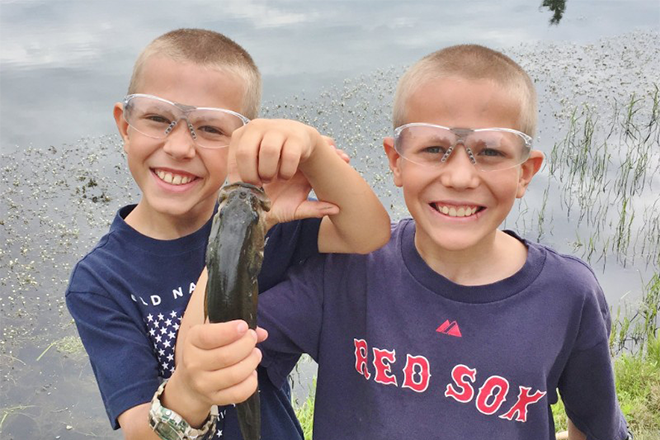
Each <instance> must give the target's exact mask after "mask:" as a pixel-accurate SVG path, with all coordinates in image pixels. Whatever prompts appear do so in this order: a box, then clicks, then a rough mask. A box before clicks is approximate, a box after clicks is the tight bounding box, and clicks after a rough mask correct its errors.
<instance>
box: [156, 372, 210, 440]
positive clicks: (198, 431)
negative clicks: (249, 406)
mask: <svg viewBox="0 0 660 440" xmlns="http://www.w3.org/2000/svg"><path fill="white" fill-rule="evenodd" d="M166 385H167V380H166V381H165V382H163V383H162V384H161V385H160V386H159V387H158V390H156V393H155V394H154V396H153V398H152V399H151V406H150V408H149V426H150V427H151V429H152V430H153V431H154V433H155V434H156V435H157V436H158V437H160V438H161V439H162V440H209V439H211V438H213V437H214V435H215V430H216V425H217V422H218V407H217V406H213V407H212V408H211V411H210V412H209V415H208V416H207V417H206V419H205V420H204V422H203V423H202V424H201V426H200V427H198V428H193V427H192V426H191V425H190V424H189V423H188V422H187V421H186V420H185V419H184V418H183V417H182V416H181V415H180V414H178V413H177V412H176V411H173V410H172V409H170V408H167V407H166V406H165V405H163V403H162V402H161V397H162V395H163V392H164V390H165V388H166Z"/></svg>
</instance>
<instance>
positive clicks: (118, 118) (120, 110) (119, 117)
mask: <svg viewBox="0 0 660 440" xmlns="http://www.w3.org/2000/svg"><path fill="white" fill-rule="evenodd" d="M112 115H113V116H114V117H115V123H116V124H117V129H118V130H119V134H120V135H121V138H122V139H123V140H124V149H125V148H126V142H128V122H126V119H124V105H123V104H122V103H121V102H118V103H116V104H115V106H114V108H113V109H112Z"/></svg>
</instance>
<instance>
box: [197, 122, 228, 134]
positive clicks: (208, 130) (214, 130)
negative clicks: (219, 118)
mask: <svg viewBox="0 0 660 440" xmlns="http://www.w3.org/2000/svg"><path fill="white" fill-rule="evenodd" d="M196 131H197V132H203V133H204V134H207V135H210V136H226V133H225V132H224V131H223V130H222V129H221V128H219V127H213V126H211V125H202V126H201V127H199V128H198V129H197V130H196Z"/></svg>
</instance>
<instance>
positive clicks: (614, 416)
mask: <svg viewBox="0 0 660 440" xmlns="http://www.w3.org/2000/svg"><path fill="white" fill-rule="evenodd" d="M589 289H590V291H589V292H588V293H587V294H586V297H585V301H584V303H583V307H582V313H581V322H580V327H579V331H578V335H577V338H576V341H575V344H574V346H573V349H572V351H571V354H570V356H569V359H568V361H567V364H566V366H565V368H564V370H563V372H562V375H561V377H560V379H559V391H560V393H561V396H562V400H563V401H564V406H565V408H566V414H567V415H568V417H569V418H570V419H571V421H572V422H573V423H574V424H575V426H576V427H577V428H578V429H580V431H582V432H583V433H584V434H585V435H586V436H587V440H605V439H616V440H621V439H625V438H626V436H627V428H626V421H625V419H624V417H623V415H622V413H621V410H620V408H619V404H618V400H617V396H616V389H615V386H614V371H613V367H612V360H611V357H610V352H609V332H610V323H611V321H610V314H609V310H608V307H607V303H606V301H605V296H604V294H603V291H602V289H601V288H600V286H599V285H598V283H597V282H596V281H595V280H594V285H593V286H591V287H590V288H589Z"/></svg>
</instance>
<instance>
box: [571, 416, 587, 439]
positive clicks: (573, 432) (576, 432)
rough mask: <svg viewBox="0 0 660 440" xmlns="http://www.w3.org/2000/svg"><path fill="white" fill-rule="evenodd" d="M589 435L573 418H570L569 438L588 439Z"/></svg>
mask: <svg viewBox="0 0 660 440" xmlns="http://www.w3.org/2000/svg"><path fill="white" fill-rule="evenodd" d="M586 439H587V436H586V435H584V434H583V433H582V431H580V430H579V429H577V428H576V427H575V425H574V424H573V422H571V419H568V440H586Z"/></svg>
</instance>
